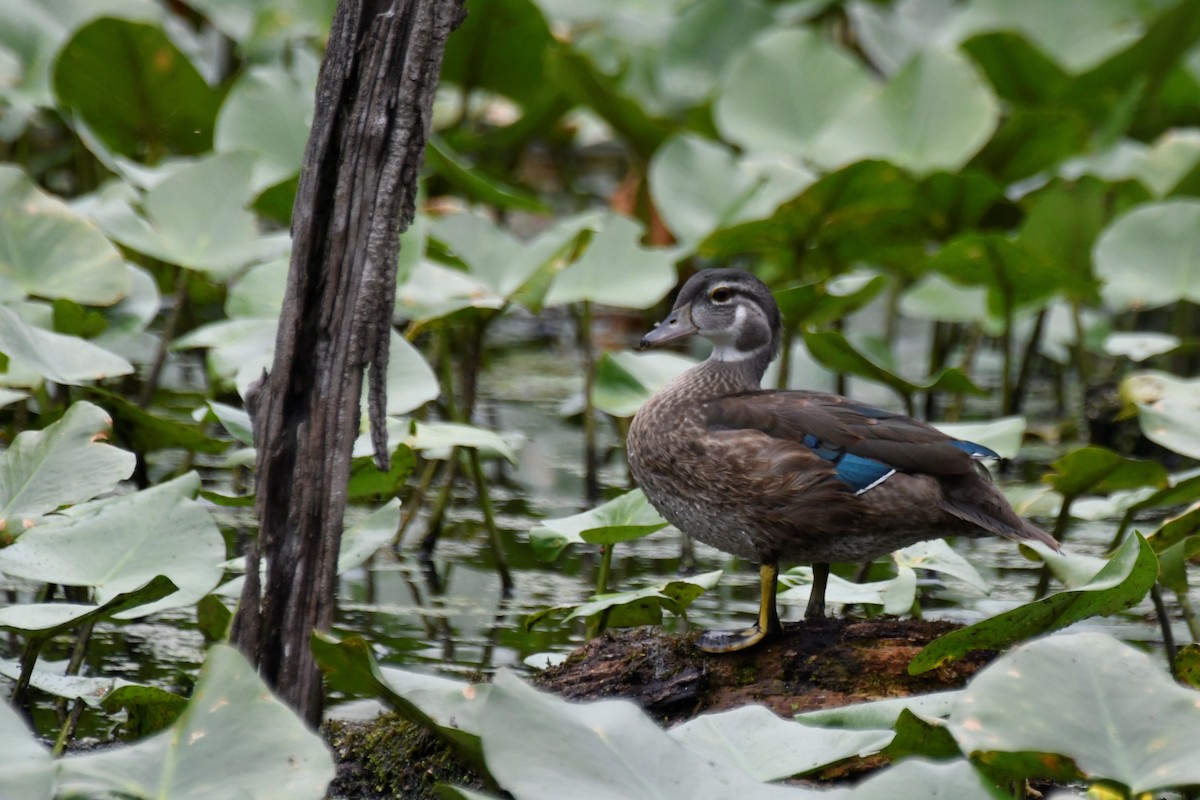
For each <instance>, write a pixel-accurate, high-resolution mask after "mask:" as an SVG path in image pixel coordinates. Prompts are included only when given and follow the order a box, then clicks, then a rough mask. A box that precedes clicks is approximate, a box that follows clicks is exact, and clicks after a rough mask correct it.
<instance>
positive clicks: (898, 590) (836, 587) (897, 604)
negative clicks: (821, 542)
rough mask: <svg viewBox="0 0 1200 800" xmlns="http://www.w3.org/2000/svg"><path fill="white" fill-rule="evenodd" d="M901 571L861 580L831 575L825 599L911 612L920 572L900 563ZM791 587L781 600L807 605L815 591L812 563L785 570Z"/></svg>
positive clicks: (886, 611) (899, 612)
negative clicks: (868, 580)
mask: <svg viewBox="0 0 1200 800" xmlns="http://www.w3.org/2000/svg"><path fill="white" fill-rule="evenodd" d="M897 573H898V574H897V575H896V577H894V578H889V579H887V580H882V581H871V582H868V583H857V582H855V581H849V580H846V579H845V578H841V577H838V576H837V575H830V576H829V578H828V583H827V585H826V587H825V601H826V602H827V603H838V604H841V605H848V604H855V605H860V604H861V605H874V606H883V613H885V614H891V615H894V616H899V615H900V614H906V613H908V612H909V611H910V610H911V609H912V607H913V603H915V602H916V600H917V574H916V573H915V572H913V570H912V569H911V568H909V567H907V566H904V565H903V564H898V566H897ZM783 582H784V584H786V585H787V586H788V587H789V588H787V589H785V590H784V591H782V592H780V593H779V595H778V597H777V598H776V599H777V600H778V601H779V602H780V603H787V604H793V605H806V604H807V603H808V599H809V596H810V595H811V594H812V586H813V573H812V567H793V568H792V569H790V570H788V571H787V572H785V573H784V574H783Z"/></svg>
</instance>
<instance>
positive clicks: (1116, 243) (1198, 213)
mask: <svg viewBox="0 0 1200 800" xmlns="http://www.w3.org/2000/svg"><path fill="white" fill-rule="evenodd" d="M1198 247H1200V201H1197V200H1167V201H1164V202H1161V203H1146V204H1144V205H1140V206H1138V207H1137V208H1135V209H1133V210H1132V211H1130V212H1129V213H1127V214H1124V215H1122V216H1120V217H1118V218H1117V219H1115V220H1113V222H1112V223H1111V224H1110V225H1109V226H1108V228H1107V229H1105V231H1104V233H1103V234H1101V236H1100V239H1099V240H1098V241H1097V242H1096V247H1095V249H1094V251H1093V253H1092V258H1093V259H1094V261H1095V268H1096V277H1097V278H1099V279H1100V280H1101V281H1103V282H1104V286H1103V287H1102V288H1101V290H1100V293H1101V295H1102V296H1103V297H1104V302H1105V304H1106V305H1107V306H1108V307H1109V308H1111V309H1112V310H1113V311H1126V310H1129V309H1133V310H1135V311H1136V310H1140V309H1147V308H1158V307H1159V306H1164V305H1167V304H1168V303H1175V302H1178V301H1180V300H1191V301H1192V302H1193V303H1200V263H1198V262H1197V261H1196V259H1195V258H1194V257H1193V254H1194V253H1195V252H1196V249H1197V248H1198ZM1147 264H1153V265H1154V269H1153V270H1147V269H1146V265H1147Z"/></svg>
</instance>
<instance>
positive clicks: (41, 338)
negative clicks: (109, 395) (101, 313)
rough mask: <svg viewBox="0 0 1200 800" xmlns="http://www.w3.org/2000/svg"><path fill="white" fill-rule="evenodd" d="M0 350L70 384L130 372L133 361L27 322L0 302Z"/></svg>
mask: <svg viewBox="0 0 1200 800" xmlns="http://www.w3.org/2000/svg"><path fill="white" fill-rule="evenodd" d="M0 353H4V354H5V355H7V356H8V357H9V358H10V359H12V360H13V362H16V363H19V364H20V365H21V366H24V367H26V368H28V369H31V370H33V371H34V372H35V373H37V374H38V375H40V376H41V377H42V378H45V379H46V380H50V381H53V382H55V383H62V384H66V385H71V386H79V385H81V384H84V383H89V382H91V381H101V380H104V379H105V378H115V377H118V376H120V375H128V374H129V373H131V372H133V365H132V364H130V363H129V362H128V361H126V360H125V359H123V358H121V357H120V356H118V355H116V354H115V353H110V352H109V351H107V350H105V349H104V348H102V347H97V346H96V345H94V344H92V343H91V342H88V341H86V340H85V339H80V338H79V337H78V336H65V335H63V334H61V333H54V332H52V331H48V330H44V329H42V328H39V327H36V326H34V325H30V324H29V323H28V322H26V321H25V320H24V319H22V318H21V317H20V315H18V314H17V313H16V312H14V311H13V310H12V309H11V308H9V307H8V306H0Z"/></svg>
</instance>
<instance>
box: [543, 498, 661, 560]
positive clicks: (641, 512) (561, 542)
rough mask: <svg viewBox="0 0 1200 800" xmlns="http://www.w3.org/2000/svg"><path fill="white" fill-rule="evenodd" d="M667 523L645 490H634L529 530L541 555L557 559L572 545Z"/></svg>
mask: <svg viewBox="0 0 1200 800" xmlns="http://www.w3.org/2000/svg"><path fill="white" fill-rule="evenodd" d="M666 526H667V521H666V520H664V519H663V518H662V517H660V516H659V515H658V512H657V511H655V510H654V508H653V506H651V505H650V503H649V501H648V500H646V495H644V494H642V490H641V489H633V490H632V491H628V492H626V493H625V494H623V495H620V496H619V497H615V498H613V499H612V500H609V501H608V502H606V503H602V504H601V505H598V506H596V507H595V508H593V509H590V510H588V511H584V512H583V513H580V514H575V515H573V516H570V517H560V518H559V519H548V520H543V521H542V523H541V524H540V525H538V526H537V527H535V528H533V529H532V530H531V531H530V532H529V544H530V546H531V547H532V548H533V552H534V554H535V555H536V556H537V557H538V558H540V559H541V560H543V561H553V560H555V559H556V558H558V557H559V556H560V555H561V554H562V551H563V550H564V549H566V547H567V545H569V544H584V543H588V542H590V543H592V544H614V543H616V542H624V541H629V540H630V539H640V538H641V537H643V536H648V535H650V534H651V533H654V532H655V531H658V530H662V529H663V528H665V527H666Z"/></svg>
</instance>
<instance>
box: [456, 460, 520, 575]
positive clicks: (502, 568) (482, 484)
mask: <svg viewBox="0 0 1200 800" xmlns="http://www.w3.org/2000/svg"><path fill="white" fill-rule="evenodd" d="M467 460H468V461H469V463H470V465H471V474H472V476H473V477H474V478H475V489H476V492H477V493H478V497H479V508H480V510H481V511H483V521H484V524H485V525H486V526H487V532H488V540H489V541H490V542H491V544H492V553H493V554H494V555H495V557H496V572H498V573H499V574H500V590H501V592H502V593H503V595H504V596H505V597H508V596H509V595H510V594H512V590H513V579H512V572H510V571H509V569H508V556H507V555H506V554H505V552H504V542H503V541H502V540H501V539H500V529H499V528H498V527H497V526H496V514H495V512H494V511H493V509H492V496H491V494H490V493H489V492H488V486H487V478H486V476H485V475H484V474H483V464H482V462H481V460H480V458H479V450H478V449H476V448H474V447H471V448H467Z"/></svg>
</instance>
